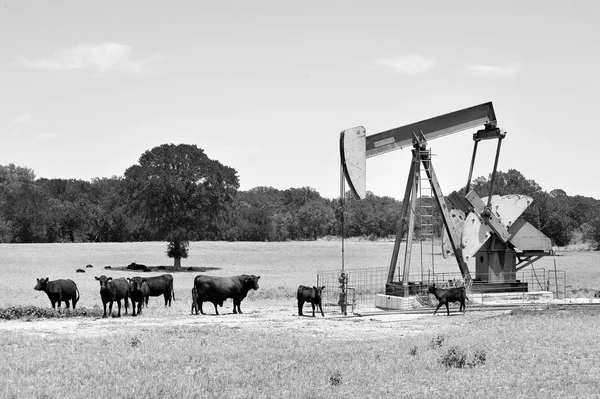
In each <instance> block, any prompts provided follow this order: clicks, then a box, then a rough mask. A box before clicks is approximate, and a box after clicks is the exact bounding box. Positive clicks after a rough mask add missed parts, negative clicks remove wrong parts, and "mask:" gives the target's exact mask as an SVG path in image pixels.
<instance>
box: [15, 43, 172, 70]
mask: <svg viewBox="0 0 600 399" xmlns="http://www.w3.org/2000/svg"><path fill="white" fill-rule="evenodd" d="M131 53H132V47H131V46H128V45H126V44H120V43H100V44H87V43H83V44H80V45H78V46H76V47H70V48H64V49H60V50H57V51H55V52H54V53H53V54H52V56H51V57H43V58H36V59H28V58H24V57H20V58H19V61H20V63H21V64H22V65H24V66H26V67H29V68H36V69H45V70H51V71H71V70H93V71H95V72H97V73H100V74H105V73H108V72H111V71H122V72H128V73H132V74H148V73H151V72H152V68H151V66H152V64H154V63H156V62H157V61H158V60H159V59H160V55H158V54H156V55H153V56H151V57H148V58H144V59H139V60H138V59H134V58H133V57H132V56H131Z"/></svg>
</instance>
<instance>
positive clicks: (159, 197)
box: [125, 144, 239, 268]
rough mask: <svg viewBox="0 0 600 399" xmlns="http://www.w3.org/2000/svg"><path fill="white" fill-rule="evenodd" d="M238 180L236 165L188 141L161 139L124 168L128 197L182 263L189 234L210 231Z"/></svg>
mask: <svg viewBox="0 0 600 399" xmlns="http://www.w3.org/2000/svg"><path fill="white" fill-rule="evenodd" d="M238 188H239V182H238V177H237V172H236V171H235V169H233V168H231V167H229V166H225V165H222V164H221V163H220V162H219V161H216V160H212V159H210V158H209V157H208V156H207V155H206V154H205V153H204V151H203V150H202V149H201V148H198V147H197V146H195V145H189V144H179V145H174V144H163V145H161V146H158V147H155V148H153V149H151V150H148V151H146V152H144V153H143V154H142V156H141V157H140V159H139V164H138V165H133V166H131V167H129V168H128V169H127V170H126V171H125V191H126V196H127V200H128V202H129V203H130V205H131V207H132V210H133V211H134V212H135V213H138V214H140V215H142V217H143V218H144V220H145V221H146V222H147V223H148V225H149V226H150V228H151V229H152V230H154V231H155V232H156V235H157V236H158V237H159V238H160V239H163V240H166V241H168V242H169V245H168V250H167V254H168V255H169V257H172V258H174V259H175V268H178V267H181V263H180V260H181V258H185V257H187V248H188V243H189V240H190V239H201V238H203V237H206V236H210V235H211V232H212V233H214V231H215V229H216V221H217V219H218V217H219V215H220V213H221V212H223V211H224V210H225V208H226V206H227V205H228V204H229V203H231V202H232V200H233V198H234V196H235V193H236V191H237V189H238Z"/></svg>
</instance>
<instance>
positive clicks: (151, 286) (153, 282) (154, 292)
mask: <svg viewBox="0 0 600 399" xmlns="http://www.w3.org/2000/svg"><path fill="white" fill-rule="evenodd" d="M144 280H145V282H146V284H148V295H147V296H146V297H145V300H144V302H145V303H146V307H148V299H149V297H151V296H161V295H164V297H165V306H167V305H169V306H171V299H172V300H175V291H174V290H173V276H171V275H170V274H163V275H160V276H156V277H144Z"/></svg>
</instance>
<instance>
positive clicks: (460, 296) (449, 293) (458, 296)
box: [427, 284, 469, 316]
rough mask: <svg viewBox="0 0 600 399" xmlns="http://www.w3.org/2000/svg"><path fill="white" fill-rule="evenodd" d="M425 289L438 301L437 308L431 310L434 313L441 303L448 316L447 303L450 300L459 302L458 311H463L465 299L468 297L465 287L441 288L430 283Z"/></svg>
mask: <svg viewBox="0 0 600 399" xmlns="http://www.w3.org/2000/svg"><path fill="white" fill-rule="evenodd" d="M427 291H428V292H429V293H430V294H433V295H434V296H435V299H437V300H438V302H439V303H438V305H437V308H435V311H434V312H433V314H434V315H435V314H436V313H437V311H438V309H439V308H440V307H441V306H442V305H446V312H447V314H448V316H450V308H449V307H448V303H450V302H459V303H460V307H459V308H458V311H459V312H460V311H462V312H463V313H465V310H466V306H465V301H467V300H469V298H467V290H466V289H465V287H459V288H449V289H442V288H437V287H436V286H435V284H432V285H431V286H430V287H429V289H428V290H427Z"/></svg>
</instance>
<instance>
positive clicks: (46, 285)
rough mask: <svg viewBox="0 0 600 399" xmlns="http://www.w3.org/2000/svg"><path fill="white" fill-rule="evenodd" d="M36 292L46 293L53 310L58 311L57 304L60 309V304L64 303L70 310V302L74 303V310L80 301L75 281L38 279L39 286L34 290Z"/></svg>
mask: <svg viewBox="0 0 600 399" xmlns="http://www.w3.org/2000/svg"><path fill="white" fill-rule="evenodd" d="M33 289H34V290H36V291H44V292H45V293H46V295H48V299H50V303H52V309H56V303H57V302H58V307H59V308H60V303H61V302H64V303H65V306H66V307H67V309H69V301H72V302H73V309H75V305H77V301H79V289H78V288H77V284H75V282H73V280H68V279H67V280H53V281H48V278H38V279H37V284H36V285H35V287H34V288H33Z"/></svg>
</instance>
